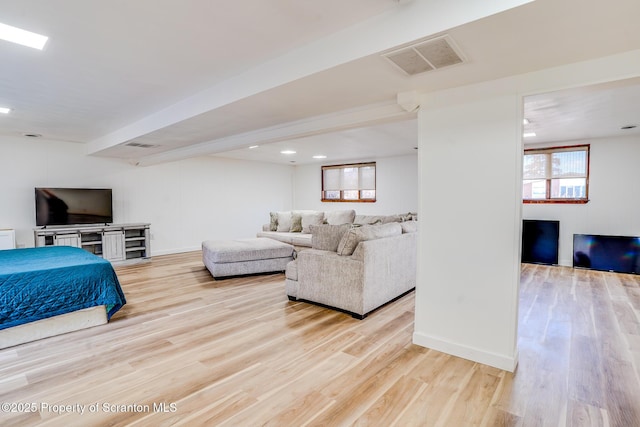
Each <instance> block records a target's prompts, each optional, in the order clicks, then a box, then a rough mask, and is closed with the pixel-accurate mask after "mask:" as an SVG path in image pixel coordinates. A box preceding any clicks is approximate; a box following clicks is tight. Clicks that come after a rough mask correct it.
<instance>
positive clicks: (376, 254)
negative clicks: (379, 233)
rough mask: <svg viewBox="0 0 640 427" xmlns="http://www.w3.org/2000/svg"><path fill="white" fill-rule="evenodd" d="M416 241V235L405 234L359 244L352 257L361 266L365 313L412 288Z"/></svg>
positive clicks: (414, 280)
mask: <svg viewBox="0 0 640 427" xmlns="http://www.w3.org/2000/svg"><path fill="white" fill-rule="evenodd" d="M417 242H418V241H417V233H406V234H401V235H398V236H392V237H385V238H382V239H375V240H367V241H364V242H360V243H359V244H358V246H357V247H356V250H355V251H354V252H353V255H352V256H351V258H353V259H356V260H359V261H360V262H362V264H363V265H364V270H363V275H364V276H363V279H364V282H365V284H366V286H365V289H364V294H363V307H364V309H365V312H368V311H370V310H372V309H374V308H376V307H378V306H380V305H381V304H384V303H385V302H387V301H389V300H390V299H392V298H394V297H396V296H398V295H401V294H403V293H405V292H407V291H409V290H411V289H413V288H415V286H416V267H417V258H418V247H417V246H418V245H417Z"/></svg>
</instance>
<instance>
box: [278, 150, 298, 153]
mask: <svg viewBox="0 0 640 427" xmlns="http://www.w3.org/2000/svg"><path fill="white" fill-rule="evenodd" d="M280 154H296V152H295V151H293V150H282V151H281V152H280Z"/></svg>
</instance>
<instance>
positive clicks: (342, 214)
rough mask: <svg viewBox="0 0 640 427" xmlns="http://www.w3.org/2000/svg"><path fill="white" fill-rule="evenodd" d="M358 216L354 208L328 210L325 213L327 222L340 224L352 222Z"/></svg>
mask: <svg viewBox="0 0 640 427" xmlns="http://www.w3.org/2000/svg"><path fill="white" fill-rule="evenodd" d="M355 217H356V211H355V210H353V209H349V210H342V211H327V212H325V214H324V218H325V221H326V222H327V224H331V225H340V224H352V223H353V220H354V218H355Z"/></svg>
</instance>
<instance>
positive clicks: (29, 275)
mask: <svg viewBox="0 0 640 427" xmlns="http://www.w3.org/2000/svg"><path fill="white" fill-rule="evenodd" d="M125 303H126V300H125V296H124V293H123V292H122V288H121V287H120V283H119V282H118V277H117V276H116V273H115V271H114V270H113V267H112V266H111V263H110V262H109V261H107V260H105V259H103V258H100V257H98V256H96V255H93V254H91V253H89V252H87V251H85V250H84V249H80V248H74V247H71V246H48V247H40V248H27V249H10V250H0V348H6V347H11V346H14V345H17V344H21V343H24V342H29V341H33V340H36V339H40V338H45V337H49V336H53V335H58V334H61V333H66V332H71V331H74V330H78V329H83V328H87V327H91V326H96V325H99V324H104V323H106V322H108V321H109V319H111V316H113V315H114V314H115V313H116V312H117V311H118V310H119V309H120V308H122V306H123V305H124V304H125Z"/></svg>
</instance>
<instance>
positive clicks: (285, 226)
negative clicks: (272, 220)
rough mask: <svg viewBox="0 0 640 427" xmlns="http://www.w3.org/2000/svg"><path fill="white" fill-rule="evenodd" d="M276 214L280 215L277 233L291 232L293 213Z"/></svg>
mask: <svg viewBox="0 0 640 427" xmlns="http://www.w3.org/2000/svg"><path fill="white" fill-rule="evenodd" d="M276 213H277V214H278V228H277V229H276V231H289V230H290V229H291V211H284V212H276Z"/></svg>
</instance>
